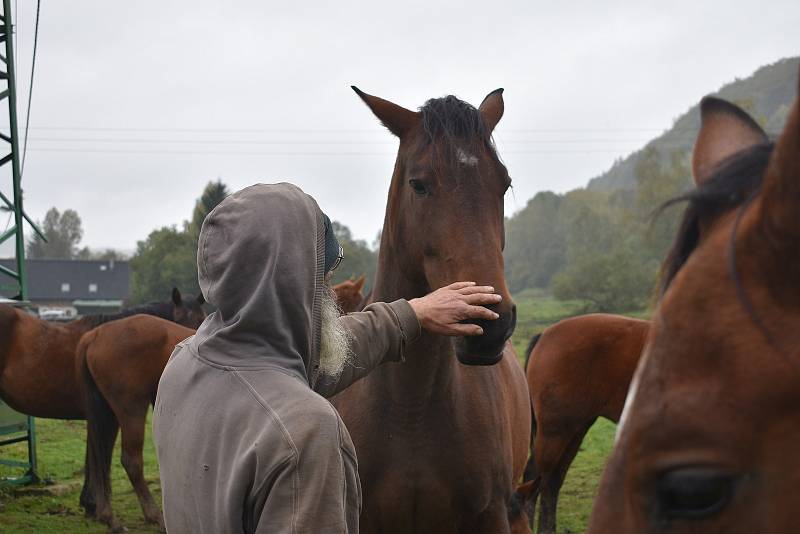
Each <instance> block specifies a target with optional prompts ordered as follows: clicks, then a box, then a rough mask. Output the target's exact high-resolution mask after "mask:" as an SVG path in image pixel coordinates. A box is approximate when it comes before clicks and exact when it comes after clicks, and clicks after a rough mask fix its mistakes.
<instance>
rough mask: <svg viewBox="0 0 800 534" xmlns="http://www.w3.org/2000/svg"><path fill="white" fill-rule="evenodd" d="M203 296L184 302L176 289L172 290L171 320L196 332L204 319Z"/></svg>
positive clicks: (204, 301)
mask: <svg viewBox="0 0 800 534" xmlns="http://www.w3.org/2000/svg"><path fill="white" fill-rule="evenodd" d="M205 303H206V299H205V298H203V294H202V293H200V294H199V295H197V298H190V299H189V300H184V299H183V296H182V295H181V292H180V291H179V290H178V288H177V287H174V288H172V320H173V322H176V323H178V324H179V325H182V326H185V327H187V328H192V329H194V330H196V329H197V328H198V327H199V326H200V325H201V324H203V321H205V319H206V312H205V310H204V309H203V304H205Z"/></svg>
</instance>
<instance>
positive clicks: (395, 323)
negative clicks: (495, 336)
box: [314, 282, 502, 397]
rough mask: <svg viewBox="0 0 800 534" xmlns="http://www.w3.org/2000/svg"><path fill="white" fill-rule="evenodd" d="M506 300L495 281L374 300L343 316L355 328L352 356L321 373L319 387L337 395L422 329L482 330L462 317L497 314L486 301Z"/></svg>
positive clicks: (400, 353) (397, 354) (397, 356)
mask: <svg viewBox="0 0 800 534" xmlns="http://www.w3.org/2000/svg"><path fill="white" fill-rule="evenodd" d="M501 300H502V297H501V296H500V295H498V294H496V293H495V292H494V288H492V287H488V286H476V285H475V283H474V282H456V283H455V284H451V285H449V286H446V287H443V288H441V289H437V290H436V291H434V292H432V293H429V294H428V295H425V296H424V297H420V298H416V299H412V300H410V301H407V300H403V299H400V300H396V301H394V302H391V303H388V304H387V303H385V302H375V303H373V304H370V305H369V306H367V307H366V308H364V311H361V312H356V313H351V314H348V315H344V316H342V317H340V319H339V320H340V321H341V322H342V324H343V325H344V327H345V329H346V330H347V331H348V332H349V333H350V338H351V343H350V348H351V357H350V360H349V361H348V363H347V365H346V366H345V368H344V369H343V370H342V373H341V374H340V375H339V376H338V377H335V378H334V377H330V376H325V375H320V376H319V379H318V380H317V383H316V384H314V390H315V391H316V392H317V393H319V394H320V395H322V396H324V397H332V396H333V395H335V394H337V393H338V392H340V391H342V390H343V389H345V388H346V387H348V386H349V385H350V384H352V383H353V382H355V381H356V380H358V379H359V378H362V377H364V376H366V375H367V374H369V372H370V371H372V369H374V368H375V367H377V366H378V365H380V364H381V363H384V362H392V361H402V360H403V358H404V353H405V349H406V347H407V346H408V345H409V344H411V343H413V342H414V341H416V340H417V338H419V336H420V334H421V331H422V330H423V329H424V330H427V331H428V332H431V333H433V334H439V335H445V336H479V335H481V334H483V330H482V329H481V327H479V326H477V325H474V324H462V323H461V321H465V320H475V319H488V320H493V319H497V318H498V317H499V316H498V315H497V314H496V313H495V312H493V311H491V310H489V309H488V308H485V307H484V306H487V305H491V304H498V303H499V302H500V301H501Z"/></svg>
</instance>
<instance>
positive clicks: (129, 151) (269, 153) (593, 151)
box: [30, 147, 632, 157]
mask: <svg viewBox="0 0 800 534" xmlns="http://www.w3.org/2000/svg"><path fill="white" fill-rule="evenodd" d="M30 150H31V151H35V152H75V153H95V154H164V155H174V154H195V155H209V156H211V155H233V156H302V157H305V156H326V157H327V156H331V157H339V156H382V157H383V156H395V155H396V152H344V151H340V152H277V151H263V152H255V151H219V150H148V149H141V150H137V149H92V148H35V147H31V149H30ZM631 150H632V149H631V148H620V149H585V150H583V149H576V150H505V151H503V154H601V153H602V154H622V153H628V152H630V151H631Z"/></svg>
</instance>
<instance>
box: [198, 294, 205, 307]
mask: <svg viewBox="0 0 800 534" xmlns="http://www.w3.org/2000/svg"><path fill="white" fill-rule="evenodd" d="M197 303H198V304H199V305H200V306H202V305H203V304H205V303H206V298H205V297H204V296H203V294H202V293H198V294H197Z"/></svg>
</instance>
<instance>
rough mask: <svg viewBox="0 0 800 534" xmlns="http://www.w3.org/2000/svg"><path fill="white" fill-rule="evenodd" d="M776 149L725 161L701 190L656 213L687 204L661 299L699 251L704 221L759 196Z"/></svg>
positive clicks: (766, 147)
mask: <svg viewBox="0 0 800 534" xmlns="http://www.w3.org/2000/svg"><path fill="white" fill-rule="evenodd" d="M773 149H774V144H773V143H764V144H760V145H756V146H754V147H752V148H749V149H747V150H744V151H742V152H739V153H738V154H734V155H733V156H731V157H730V158H728V159H726V160H724V161H723V162H722V163H721V164H720V165H719V167H718V168H717V170H716V172H715V173H714V174H713V175H712V176H711V177H709V178H708V179H707V180H706V181H704V182H703V183H702V184H700V185H699V186H698V187H697V188H695V189H694V190H692V191H690V192H688V193H685V194H683V195H680V196H678V197H675V198H673V199H671V200H668V201H667V202H665V203H664V204H662V205H661V207H659V208H658V210H656V216H658V215H660V214H661V213H663V212H664V210H666V209H667V208H669V207H671V206H674V205H675V204H679V203H683V202H686V203H687V206H686V209H685V211H684V212H683V218H682V219H681V223H680V226H679V227H678V233H677V235H676V237H675V241H673V244H672V247H671V248H670V251H669V253H668V254H667V257H666V259H665V260H664V263H663V264H662V265H661V273H660V282H659V293H660V295H662V296H663V295H664V292H666V290H667V289H668V288H669V286H670V284H671V283H672V280H673V279H674V278H675V276H676V275H677V274H678V271H680V269H681V267H683V265H684V264H685V263H686V261H687V260H688V259H689V256H690V255H691V254H692V252H694V250H695V249H696V248H697V245H698V244H699V240H700V223H701V221H705V220H709V219H713V218H715V217H718V216H720V215H721V214H722V213H725V212H727V211H730V210H732V209H734V208H737V207H739V206H741V205H742V204H744V203H745V202H746V201H747V200H748V199H750V198H752V196H753V195H754V194H756V193H757V192H758V190H759V189H760V187H761V183H762V181H763V179H764V173H765V171H766V169H767V165H768V163H769V159H770V155H771V154H772V151H773Z"/></svg>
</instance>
